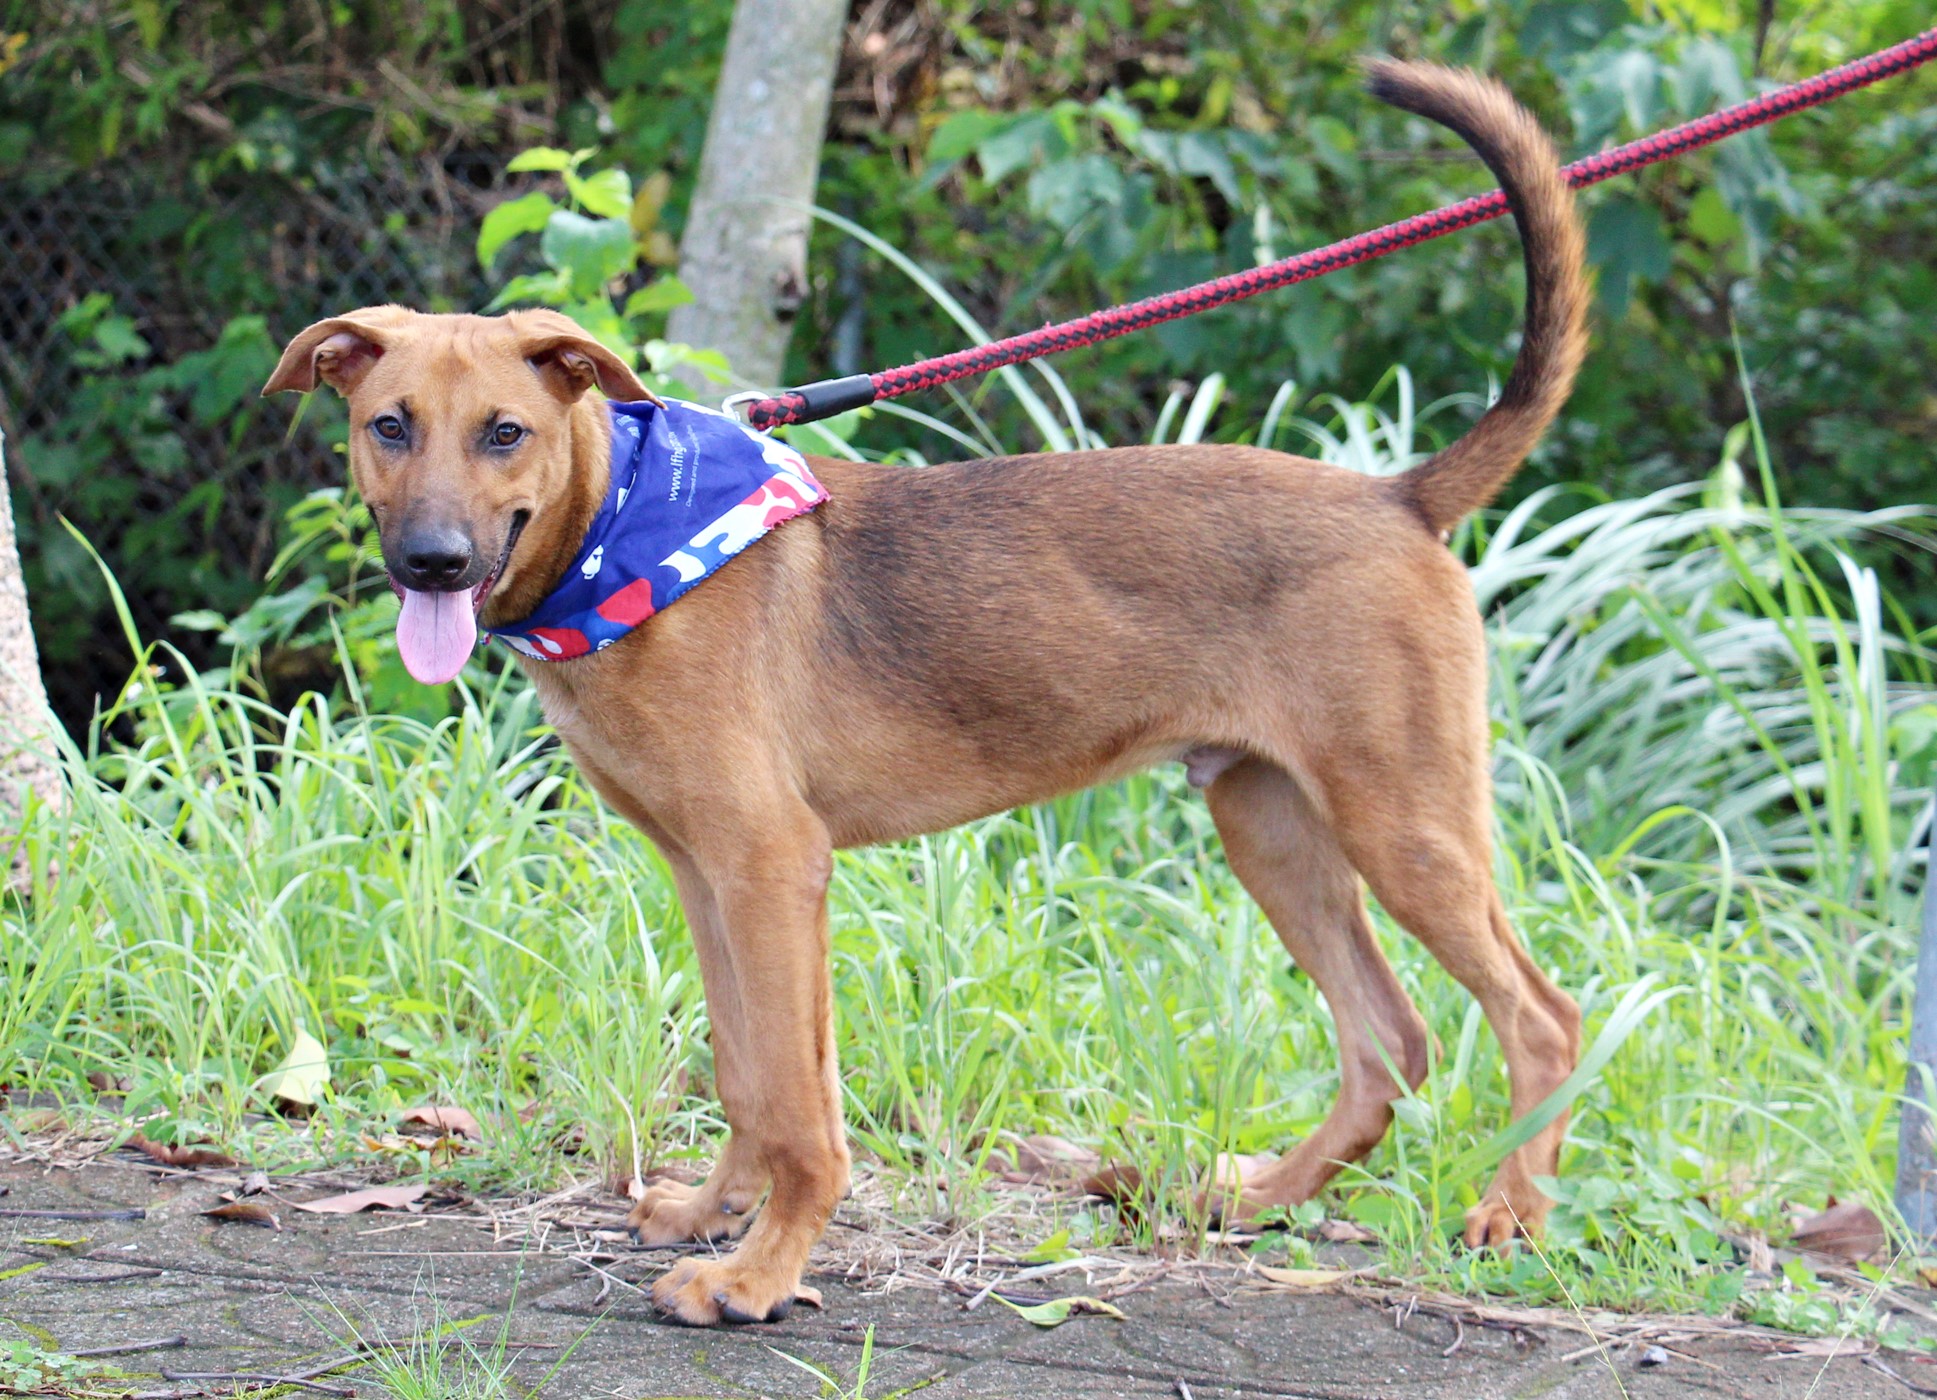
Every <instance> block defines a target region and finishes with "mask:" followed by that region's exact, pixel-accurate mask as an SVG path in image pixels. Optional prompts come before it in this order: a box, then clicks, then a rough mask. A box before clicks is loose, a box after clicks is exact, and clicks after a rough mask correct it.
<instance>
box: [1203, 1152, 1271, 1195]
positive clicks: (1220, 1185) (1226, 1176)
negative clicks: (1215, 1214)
mask: <svg viewBox="0 0 1937 1400" xmlns="http://www.w3.org/2000/svg"><path fill="white" fill-rule="evenodd" d="M1277 1160H1278V1159H1277V1158H1276V1157H1274V1156H1272V1155H1271V1154H1270V1153H1268V1152H1267V1153H1258V1154H1250V1153H1243V1152H1220V1153H1218V1154H1217V1160H1216V1161H1214V1162H1212V1163H1211V1182H1210V1189H1211V1190H1213V1191H1222V1192H1234V1191H1239V1190H1242V1189H1243V1187H1244V1183H1245V1182H1247V1181H1249V1180H1251V1179H1252V1178H1253V1177H1255V1176H1256V1175H1257V1174H1258V1173H1259V1172H1261V1171H1263V1170H1264V1169H1265V1168H1266V1167H1268V1166H1270V1165H1271V1164H1272V1163H1273V1162H1275V1161H1277Z"/></svg>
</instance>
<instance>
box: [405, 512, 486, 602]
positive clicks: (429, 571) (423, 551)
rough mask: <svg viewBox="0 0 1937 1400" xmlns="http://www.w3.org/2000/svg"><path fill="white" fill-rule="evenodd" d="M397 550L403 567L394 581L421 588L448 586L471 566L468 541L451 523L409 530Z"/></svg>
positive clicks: (425, 589)
mask: <svg viewBox="0 0 1937 1400" xmlns="http://www.w3.org/2000/svg"><path fill="white" fill-rule="evenodd" d="M398 553H399V554H400V555H401V556H402V560H403V567H402V568H401V569H399V570H397V574H398V579H397V581H398V582H399V583H401V584H403V586H404V587H406V588H414V589H418V590H420V591H429V590H435V589H440V588H450V587H451V586H452V585H454V584H455V583H456V582H457V581H458V580H459V579H460V578H462V577H463V576H464V571H465V570H466V569H468V568H470V567H471V542H470V540H468V539H467V538H465V536H464V533H463V532H462V531H461V530H458V529H455V528H454V527H451V526H436V525H433V526H427V527H423V528H420V529H416V530H412V531H411V532H410V533H409V534H408V535H406V536H405V537H404V540H403V548H402V549H401V550H399V551H398Z"/></svg>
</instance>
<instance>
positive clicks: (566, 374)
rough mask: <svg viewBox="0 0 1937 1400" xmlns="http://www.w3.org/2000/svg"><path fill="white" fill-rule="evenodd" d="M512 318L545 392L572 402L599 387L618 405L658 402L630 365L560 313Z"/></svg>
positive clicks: (519, 313) (521, 346)
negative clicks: (547, 391) (546, 390)
mask: <svg viewBox="0 0 1937 1400" xmlns="http://www.w3.org/2000/svg"><path fill="white" fill-rule="evenodd" d="M507 319H509V320H511V321H512V323H513V328H514V329H515V330H516V331H517V333H518V346H519V349H520V350H522V351H523V352H524V357H525V359H526V360H527V361H528V362H529V363H530V365H531V367H532V368H533V369H535V370H537V371H538V377H539V378H541V379H543V380H544V381H545V387H546V388H548V389H550V390H551V391H552V392H553V393H554V394H557V395H558V396H559V397H560V398H561V399H564V400H565V401H566V402H568V403H569V402H571V401H573V400H575V399H577V398H579V397H580V396H581V395H583V394H584V392H585V391H586V390H587V389H589V388H591V387H592V386H593V385H594V384H596V385H598V386H599V392H600V393H602V394H604V395H605V396H606V397H607V398H608V399H613V400H616V401H617V402H619V403H640V402H647V403H659V395H657V394H655V393H653V391H652V390H650V389H648V388H647V387H646V386H645V385H643V384H641V383H640V382H639V376H638V375H636V374H634V373H633V372H632V370H631V369H630V368H628V367H627V365H626V362H625V361H624V360H622V359H620V358H619V357H618V356H617V355H615V354H613V353H612V351H611V350H610V349H608V348H607V347H606V346H604V345H602V344H600V343H599V342H598V341H597V340H596V339H594V338H593V337H592V336H591V335H590V334H588V333H587V332H586V331H585V329H584V328H583V327H581V326H580V325H579V324H578V322H576V321H574V320H572V318H571V317H569V316H566V315H564V314H563V313H562V312H558V311H516V312H513V313H512V314H511V316H510V317H508V318H507Z"/></svg>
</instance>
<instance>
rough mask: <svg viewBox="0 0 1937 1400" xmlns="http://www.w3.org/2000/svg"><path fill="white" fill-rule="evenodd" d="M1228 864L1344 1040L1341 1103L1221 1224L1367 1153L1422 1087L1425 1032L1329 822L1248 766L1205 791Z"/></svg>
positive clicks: (1296, 789)
mask: <svg viewBox="0 0 1937 1400" xmlns="http://www.w3.org/2000/svg"><path fill="white" fill-rule="evenodd" d="M1205 796H1206V798H1207V799H1208V801H1209V803H1210V809H1211V816H1212V818H1213V819H1214V820H1215V821H1216V822H1217V830H1218V834H1219V835H1220V836H1222V837H1223V839H1224V852H1225V858H1226V859H1227V860H1228V861H1229V862H1230V866H1231V869H1232V871H1233V873H1235V874H1236V875H1237V877H1238V879H1239V880H1240V881H1242V882H1243V884H1244V887H1245V889H1246V890H1248V891H1250V893H1251V897H1252V898H1253V899H1255V900H1257V902H1258V904H1259V907H1261V908H1262V909H1263V910H1264V912H1265V915H1266V917H1267V918H1269V919H1270V920H1271V926H1272V927H1273V928H1274V929H1276V930H1277V933H1278V937H1279V939H1280V940H1281V941H1282V942H1283V943H1284V945H1285V948H1286V950H1287V951H1288V952H1289V953H1290V954H1291V957H1292V961H1293V962H1295V963H1297V964H1298V966H1299V967H1300V968H1301V969H1303V970H1304V971H1305V972H1306V973H1307V974H1308V975H1309V976H1310V977H1311V979H1312V981H1313V982H1315V983H1317V985H1318V989H1319V991H1321V992H1322V993H1324V996H1325V1001H1326V1004H1327V1005H1328V1006H1330V1007H1331V1011H1332V1019H1333V1021H1334V1022H1335V1024H1336V1026H1337V1029H1338V1056H1339V1092H1338V1100H1337V1102H1336V1103H1334V1104H1333V1106H1332V1111H1331V1112H1330V1113H1329V1114H1328V1115H1327V1116H1326V1118H1325V1121H1324V1122H1323V1123H1321V1124H1319V1126H1318V1128H1317V1130H1316V1131H1315V1132H1313V1133H1312V1135H1311V1136H1310V1137H1308V1138H1306V1139H1305V1140H1304V1141H1303V1142H1302V1143H1300V1144H1299V1145H1298V1146H1297V1147H1296V1148H1295V1149H1293V1150H1292V1151H1291V1152H1289V1153H1287V1154H1286V1155H1285V1156H1283V1157H1281V1158H1279V1159H1278V1160H1277V1161H1276V1162H1274V1163H1272V1164H1271V1165H1270V1166H1268V1167H1266V1168H1265V1169H1263V1170H1262V1171H1261V1172H1258V1173H1257V1174H1255V1175H1252V1176H1250V1177H1248V1178H1246V1179H1245V1180H1244V1181H1243V1183H1242V1184H1241V1188H1240V1190H1239V1192H1238V1194H1237V1196H1236V1199H1235V1200H1234V1199H1232V1195H1231V1193H1230V1190H1229V1187H1228V1186H1227V1185H1226V1184H1225V1183H1219V1184H1218V1186H1217V1187H1216V1188H1214V1189H1215V1190H1216V1191H1217V1192H1219V1193H1220V1194H1219V1196H1217V1197H1213V1198H1212V1199H1211V1201H1210V1204H1212V1205H1213V1206H1215V1207H1216V1208H1217V1209H1218V1210H1219V1213H1220V1214H1222V1215H1223V1216H1224V1217H1225V1218H1226V1219H1231V1220H1236V1219H1242V1218H1248V1217H1251V1216H1255V1215H1257V1214H1258V1213H1259V1212H1261V1211H1264V1210H1267V1209H1269V1208H1271V1207H1273V1206H1291V1205H1296V1204H1298V1203H1300V1202H1302V1201H1306V1200H1309V1199H1311V1197H1313V1196H1315V1195H1316V1194H1317V1193H1318V1191H1319V1190H1320V1188H1321V1187H1323V1186H1324V1185H1325V1183H1326V1182H1327V1181H1329V1180H1330V1179H1331V1178H1332V1177H1333V1175H1335V1174H1336V1173H1337V1172H1338V1170H1339V1168H1340V1167H1341V1166H1342V1165H1343V1164H1345V1163H1348V1162H1355V1161H1357V1160H1358V1159H1359V1158H1361V1157H1363V1156H1364V1155H1365V1154H1366V1153H1368V1152H1370V1151H1371V1150H1372V1148H1373V1147H1375V1146H1376V1145H1377V1144H1378V1141H1379V1139H1380V1138H1381V1137H1383V1136H1384V1135H1385V1131H1386V1128H1387V1126H1388V1125H1389V1124H1390V1123H1391V1121H1392V1101H1393V1100H1394V1099H1395V1098H1397V1097H1399V1095H1400V1093H1401V1088H1400V1085H1399V1084H1398V1082H1397V1081H1396V1080H1395V1078H1394V1075H1395V1073H1396V1074H1398V1075H1400V1076H1403V1078H1404V1080H1405V1082H1406V1086H1407V1087H1409V1088H1416V1087H1417V1086H1418V1085H1419V1083H1420V1081H1421V1080H1423V1079H1424V1078H1425V1077H1426V1045H1427V1042H1426V1026H1425V1023H1424V1021H1422V1020H1421V1019H1420V1016H1419V1012H1418V1011H1417V1009H1415V1008H1414V1006H1413V1004H1412V1002H1411V1000H1410V999H1409V998H1408V997H1407V996H1406V993H1405V989H1404V988H1402V987H1401V986H1400V985H1399V979H1398V978H1397V977H1395V976H1394V975H1393V972H1392V968H1391V966H1390V965H1389V964H1388V963H1387V962H1386V959H1385V954H1384V953H1383V952H1382V951H1381V950H1380V948H1379V944H1378V941H1377V939H1376V938H1375V937H1374V936H1373V932H1372V923H1371V920H1370V919H1369V918H1368V917H1367V914H1366V910H1365V894H1364V891H1363V890H1362V889H1361V888H1360V885H1359V878H1358V875H1357V874H1356V873H1355V872H1354V871H1353V869H1352V866H1351V864H1350V863H1349V862H1348V861H1347V860H1346V858H1345V854H1344V852H1343V851H1342V850H1340V848H1339V845H1338V842H1337V840H1336V839H1335V838H1334V837H1333V835H1332V831H1331V828H1330V826H1329V825H1328V824H1327V822H1326V821H1325V818H1324V816H1323V815H1322V814H1321V813H1320V812H1319V811H1318V810H1317V809H1316V808H1315V807H1314V805H1313V803H1312V801H1311V799H1310V797H1309V796H1308V795H1307V794H1306V793H1305V791H1304V790H1303V789H1302V788H1301V787H1300V786H1299V785H1298V783H1297V781H1296V780H1295V779H1294V778H1292V777H1291V776H1290V775H1289V774H1288V773H1286V772H1285V771H1284V770H1283V769H1282V768H1279V767H1277V766H1276V765H1274V764H1271V763H1268V762H1266V761H1264V760H1263V759H1259V758H1249V759H1246V760H1244V761H1243V762H1240V763H1238V764H1236V765H1234V766H1232V767H1229V768H1227V769H1225V770H1224V771H1223V772H1222V773H1221V774H1220V775H1219V776H1218V777H1217V778H1216V779H1215V780H1214V781H1213V782H1212V783H1211V784H1210V786H1209V787H1208V788H1207V789H1206V792H1205Z"/></svg>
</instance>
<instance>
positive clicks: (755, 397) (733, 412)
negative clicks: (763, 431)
mask: <svg viewBox="0 0 1937 1400" xmlns="http://www.w3.org/2000/svg"><path fill="white" fill-rule="evenodd" d="M766 397H768V396H767V395H766V394H763V393H761V392H760V391H759V390H758V389H742V390H741V391H740V392H739V393H737V394H728V395H727V396H726V397H725V398H723V399H721V400H720V412H722V413H724V414H725V415H726V416H727V417H729V418H737V419H739V420H740V422H741V423H742V424H743V425H745V426H746V427H749V428H750V427H752V426H753V420H752V419H751V418H749V417H748V416H747V414H746V411H745V410H746V406H747V405H748V404H750V403H759V402H760V400H762V399H764V398H766Z"/></svg>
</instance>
